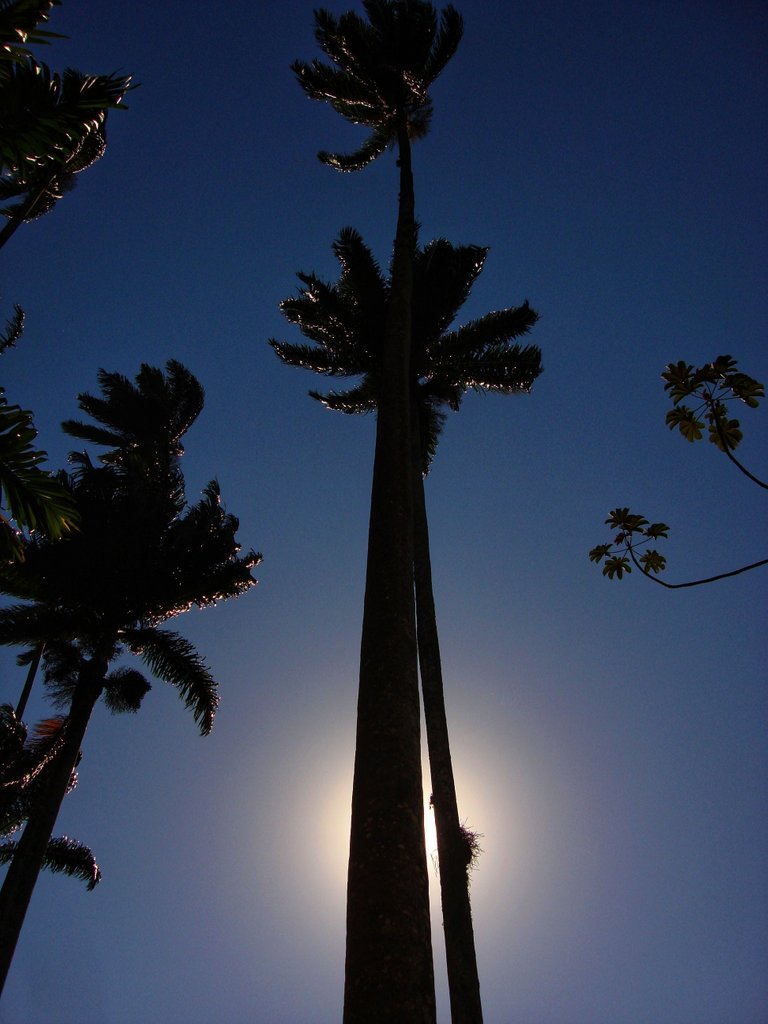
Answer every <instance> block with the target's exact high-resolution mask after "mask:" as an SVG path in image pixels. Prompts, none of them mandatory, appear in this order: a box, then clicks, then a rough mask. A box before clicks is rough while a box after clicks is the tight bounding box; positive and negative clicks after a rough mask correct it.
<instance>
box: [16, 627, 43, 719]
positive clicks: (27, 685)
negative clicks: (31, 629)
mask: <svg viewBox="0 0 768 1024" xmlns="http://www.w3.org/2000/svg"><path fill="white" fill-rule="evenodd" d="M44 650H45V643H40V644H38V645H37V647H35V654H34V657H33V658H32V661H31V662H30V663H29V671H28V672H27V678H26V680H25V681H24V689H23V690H22V691H21V696H20V697H19V703H18V704H17V705H16V717H17V718H18V720H19V721H21V720H22V718H23V717H24V712H25V711H26V710H27V701H28V700H29V695H30V693H31V692H32V686H33V684H34V682H35V676H36V675H37V669H38V666H39V665H40V659H41V658H42V656H43V651H44Z"/></svg>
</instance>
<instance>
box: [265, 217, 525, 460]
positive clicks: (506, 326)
mask: <svg viewBox="0 0 768 1024" xmlns="http://www.w3.org/2000/svg"><path fill="white" fill-rule="evenodd" d="M333 251H334V253H335V255H336V258H337V259H338V261H339V263H340V265H341V275H340V277H339V280H338V282H337V283H336V284H327V283H326V282H324V281H321V280H320V279H319V278H318V277H317V276H316V275H314V274H304V273H300V274H298V275H297V276H298V278H299V280H300V281H301V283H302V285H303V289H302V291H301V293H300V294H299V295H298V296H296V297H294V298H290V299H285V300H284V301H283V302H281V303H280V309H281V310H282V313H283V315H284V316H285V318H286V319H287V320H288V321H289V322H290V323H293V324H296V325H297V326H298V327H299V328H300V330H301V332H302V334H304V336H305V337H307V338H308V339H309V340H310V341H311V342H312V344H308V345H306V344H292V343H289V342H283V341H276V340H275V339H272V340H271V341H270V344H271V345H272V347H273V348H274V349H275V351H276V352H277V354H278V356H279V357H280V359H282V360H283V362H285V363H288V364H290V365H292V366H303V367H305V368H306V369H310V370H313V371H314V372H315V373H321V374H324V375H327V376H331V377H361V378H362V380H361V381H360V382H359V383H358V384H357V385H355V386H353V387H351V388H349V389H347V390H344V391H329V392H327V393H325V394H321V393H319V392H317V391H310V395H311V396H312V397H313V398H315V399H317V400H318V401H321V402H322V403H323V404H324V405H326V406H327V407H328V408H329V409H336V410H338V411H340V412H346V413H360V412H369V411H372V410H374V409H376V407H377V403H378V395H379V392H380V379H381V372H382V371H381V363H382V349H383V345H384V326H383V325H384V316H385V311H386V307H387V302H388V301H389V292H390V282H389V280H388V279H387V278H386V277H385V276H384V274H383V273H382V271H381V269H380V267H379V265H378V263H377V262H376V260H375V259H374V257H373V254H372V253H371V250H370V249H369V248H368V246H367V245H366V244H365V243H364V242H363V240H362V238H361V236H360V235H359V234H358V232H357V231H355V230H354V229H353V228H345V229H344V230H343V231H342V232H341V233H340V234H339V237H338V238H337V240H336V241H335V242H334V244H333ZM487 255H488V249H485V248H481V247H479V246H475V245H460V246H454V245H452V244H451V243H450V242H447V241H446V240H445V239H437V240H436V241H433V242H430V243H429V244H428V245H426V246H425V247H424V248H423V249H417V250H416V253H415V256H414V274H413V305H412V324H413V338H412V344H411V368H412V369H411V376H412V383H413V385H414V387H415V389H416V399H417V405H418V410H419V417H420V424H419V426H420V435H421V443H422V449H423V469H424V471H425V472H426V470H427V469H428V468H429V464H430V462H431V460H432V458H433V456H434V454H435V449H436V445H437V440H438V437H439V434H440V431H441V428H442V424H443V421H444V416H445V414H444V412H443V409H444V408H446V407H447V408H449V409H452V410H454V411H456V410H458V409H459V407H460V405H461V402H462V400H463V398H464V395H465V394H466V392H467V391H468V390H475V391H496V392H500V393H501V394H513V393H515V392H527V391H530V389H531V387H532V385H533V382H534V381H535V379H536V377H538V375H539V374H540V373H541V371H542V367H541V352H540V350H539V348H538V346H536V345H525V346H521V345H519V344H517V343H516V341H515V339H517V338H519V337H521V336H522V335H524V334H526V333H527V332H528V331H529V330H530V329H531V327H532V326H533V325H534V324H535V323H536V321H537V319H538V314H537V313H536V312H535V311H534V310H533V309H531V308H530V306H529V305H528V302H527V301H526V302H524V303H523V304H522V305H520V306H511V307H509V308H507V309H502V310H497V311H495V312H491V313H486V314H485V315H484V316H482V317H479V318H478V319H476V320H472V321H470V322H469V323H467V324H465V325H463V326H462V327H459V328H456V329H453V330H450V329H449V328H450V325H451V324H452V323H453V321H454V320H455V318H456V316H457V315H458V312H459V310H460V309H461V307H462V306H463V304H464V303H465V302H466V300H467V298H468V296H469V293H470V290H471V288H472V285H473V284H474V282H475V281H476V280H477V278H478V276H479V275H480V273H481V272H482V269H483V266H484V264H485V260H486V257H487ZM513 342H514V343H513Z"/></svg>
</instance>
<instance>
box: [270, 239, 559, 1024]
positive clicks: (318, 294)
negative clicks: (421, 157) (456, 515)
mask: <svg viewBox="0 0 768 1024" xmlns="http://www.w3.org/2000/svg"><path fill="white" fill-rule="evenodd" d="M333 248H334V252H335V255H336V257H337V259H338V260H339V263H340V265H341V276H340V278H339V281H338V283H337V284H335V285H329V284H326V283H324V282H323V281H321V280H319V279H318V278H317V277H316V276H315V275H308V274H299V275H298V276H299V279H300V281H301V282H302V285H303V291H302V292H301V293H300V294H299V295H298V296H297V297H295V298H291V299H286V300H285V301H284V302H282V303H281V309H282V311H283V314H284V315H285V317H286V319H287V320H289V322H291V323H293V324H296V325H297V326H298V327H299V328H300V329H301V331H302V333H303V334H304V335H305V336H306V337H307V338H309V340H310V341H311V342H313V344H310V345H300V344H289V343H285V342H277V341H274V340H273V341H272V342H271V344H272V346H273V347H274V348H275V350H276V352H277V354H278V356H279V357H280V358H281V359H282V360H283V361H284V362H286V363H288V364H290V365H294V366H302V367H305V368H307V369H312V370H314V371H315V372H318V373H322V374H326V375H329V376H341V377H360V378H362V379H361V380H360V382H359V383H358V384H356V385H355V386H353V387H351V388H349V389H347V390H345V391H343V392H330V393H328V394H320V393H318V392H316V391H311V392H310V394H311V395H312V397H313V398H316V399H318V400H319V401H321V402H323V404H325V405H326V406H328V407H329V408H331V409H336V410H339V411H342V412H346V413H360V412H369V411H372V410H374V409H375V408H376V407H377V404H378V395H379V391H380V386H381V352H382V348H383V345H384V337H383V329H382V324H383V319H384V312H385V310H386V307H387V302H388V298H389V291H390V288H391V284H390V281H388V280H387V279H386V278H385V277H384V275H383V274H382V272H381V270H380V268H379V266H378V264H377V263H376V261H375V259H374V257H373V255H372V253H371V251H370V249H369V248H368V247H367V246H366V245H365V244H364V242H363V240H362V238H361V237H360V235H359V234H358V233H357V232H356V231H354V230H353V229H350V228H347V229H345V230H344V231H342V232H341V234H340V235H339V238H338V239H337V241H336V242H335V243H334V246H333ZM486 255H487V250H486V249H481V248H479V247H477V246H453V245H451V244H450V243H448V242H446V241H444V240H442V239H441V240H438V241H435V242H432V243H430V244H429V245H428V246H426V247H425V248H424V249H417V251H416V254H415V259H414V289H413V309H412V321H413V344H412V361H411V373H410V382H409V387H410V393H411V396H412V398H411V401H412V417H411V422H412V424H413V431H412V481H413V488H414V491H413V494H414V578H415V593H416V613H417V639H418V653H419V666H420V670H421V683H422V693H423V698H424V711H425V720H426V727H427V745H428V751H429V761H430V773H431V777H432V794H433V805H434V808H435V824H436V831H437V842H438V856H439V864H440V884H441V895H442V904H443V923H444V931H445V942H446V958H447V966H448V983H449V988H450V995H451V1014H452V1020H453V1021H454V1024H464V1022H470V1021H471V1022H478V1021H480V1020H482V1008H481V1003H480V994H479V982H478V975H477V963H476V957H475V948H474V936H473V930H472V919H471V911H470V905H469V891H468V877H467V868H468V864H469V862H470V860H471V853H472V851H471V849H470V847H469V845H468V838H467V835H466V832H465V831H464V830H463V829H462V827H461V822H460V818H459V812H458V807H457V801H456V790H455V785H454V779H453V769H452V764H451V756H450V744H449V739H448V729H447V722H446V715H445V701H444V696H443V684H442V670H441V664H440V648H439V641H438V635H437V625H436V618H435V606H434V596H433V590H432V573H431V565H430V552H429V532H428V524H427V513H426V504H425V497H424V476H425V475H426V473H427V472H428V470H429V466H430V464H431V461H432V458H433V457H434V454H435V450H436V447H437V443H438V439H439V436H440V433H441V430H442V426H443V422H444V419H445V412H444V411H443V410H444V408H445V407H448V408H450V409H454V410H458V408H459V406H460V404H461V401H462V398H463V396H464V394H465V393H466V391H467V389H468V388H470V387H471V388H473V389H475V390H481V391H482V390H495V391H499V392H501V393H504V394H512V393H516V392H525V391H528V390H530V387H531V385H532V383H533V381H534V380H535V378H536V377H537V376H538V374H539V373H540V372H541V357H540V353H539V350H538V348H536V347H535V346H526V347H524V348H523V347H521V346H519V345H517V344H514V345H513V344H511V342H512V341H513V340H514V339H516V338H518V337H520V336H521V335H523V334H525V333H526V332H527V331H528V330H529V329H530V328H531V327H532V326H533V324H534V323H535V321H536V319H537V315H536V313H535V312H534V311H533V310H532V309H530V307H529V306H528V304H527V303H524V304H523V305H522V306H520V307H513V308H510V309H505V310H501V311H498V312H494V313H488V314H486V315H485V316H483V317H481V318H480V319H479V320H475V321H473V322H471V323H469V324H467V325H466V326H465V327H462V328H459V329H458V330H454V331H449V329H448V328H449V327H450V325H451V324H452V323H453V321H454V320H455V318H456V316H457V314H458V311H459V309H460V308H461V306H462V305H463V304H464V302H465V301H466V299H467V297H468V295H469V292H470V289H471V287H472V285H473V284H474V281H475V280H476V279H477V276H478V275H479V274H480V272H481V271H482V269H483V265H484V262H485V258H486Z"/></svg>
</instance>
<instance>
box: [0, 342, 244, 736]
mask: <svg viewBox="0 0 768 1024" xmlns="http://www.w3.org/2000/svg"><path fill="white" fill-rule="evenodd" d="M100 381H101V384H102V388H103V392H104V397H103V398H96V397H94V396H92V395H89V394H82V395H81V396H80V399H79V400H80V406H81V408H82V409H83V410H84V411H86V412H90V413H91V414H92V415H93V416H94V418H96V419H97V420H98V421H99V422H100V423H101V426H94V425H92V424H87V423H81V422H80V421H76V420H69V421H67V422H66V424H65V429H66V430H67V432H68V433H70V434H73V435H75V436H77V437H82V438H85V439H87V440H90V441H95V442H97V443H101V444H105V445H106V444H113V445H114V446H115V447H114V448H113V449H112V450H110V451H108V452H106V453H105V454H104V455H102V456H101V462H102V465H100V466H98V465H95V464H93V463H92V462H91V460H90V458H89V456H88V455H86V454H78V453H73V455H72V456H71V461H72V462H73V464H74V466H75V469H74V471H72V472H71V473H63V474H60V475H59V480H60V482H61V483H62V485H63V486H64V487H65V489H66V491H67V492H68V493H69V494H70V495H71V497H72V499H73V501H74V502H75V503H76V507H77V509H78V511H79V514H80V530H79V531H78V532H76V533H73V534H71V535H69V536H67V537H66V538H64V539H62V540H60V541H58V542H50V541H48V540H47V539H46V538H44V537H39V538H37V537H34V538H33V539H32V541H31V542H30V544H29V546H28V549H27V557H26V560H25V562H24V563H23V564H18V565H9V566H7V567H5V568H4V569H3V571H2V573H0V593H3V594H5V595H6V596H9V597H11V598H16V599H21V600H23V601H25V602H27V603H24V604H16V605H10V606H8V607H6V608H3V609H2V610H0V643H16V644H23V645H26V646H34V645H37V644H39V643H43V642H45V643H46V654H45V656H44V658H45V665H46V674H47V676H48V677H50V680H51V682H52V683H54V684H55V685H64V687H65V689H66V687H67V686H68V685H69V683H65V682H62V679H59V676H61V673H62V672H63V673H64V676H63V677H62V678H63V679H64V678H65V679H66V680H70V682H72V685H74V680H75V678H76V672H74V665H75V661H78V663H79V660H80V659H82V658H83V657H85V656H87V657H90V658H96V659H105V660H106V661H107V662H109V661H112V660H113V658H114V657H115V656H116V655H117V653H118V652H119V650H120V649H121V648H122V647H125V648H127V649H128V650H129V651H131V652H133V653H136V654H140V655H141V656H142V657H143V658H144V660H145V661H146V662H147V663H148V664H149V666H150V668H151V670H152V671H153V672H154V673H156V674H158V675H159V676H160V677H161V678H166V679H168V681H169V682H171V683H173V684H174V685H175V686H176V687H177V688H178V689H179V691H180V693H181V695H182V697H183V698H184V700H185V703H186V704H187V706H188V707H190V708H191V709H192V710H193V713H194V716H195V720H196V721H197V722H198V724H199V726H200V728H201V731H202V732H204V733H205V732H209V731H210V728H211V725H212V723H213V716H214V713H215V709H216V702H217V698H216V684H215V681H214V680H213V678H212V676H211V674H210V672H209V670H208V669H207V667H206V666H205V664H204V662H203V661H202V659H200V657H199V656H198V655H197V654H196V652H195V651H194V648H192V646H191V645H190V644H189V643H188V642H187V641H186V640H184V639H183V638H182V637H180V636H179V635H178V634H176V633H172V632H169V631H165V630H160V629H158V626H160V625H161V624H162V623H163V622H165V621H166V620H168V619H170V618H172V617H174V616H175V615H178V614H179V613H180V612H183V611H186V610H187V609H188V608H190V607H191V606H192V605H197V606H198V607H203V606H206V605H209V604H212V603H215V602H216V601H218V600H221V599H225V598H227V597H234V596H237V595H239V594H241V593H244V592H245V591H246V590H248V589H249V588H250V587H251V586H252V585H253V583H254V580H253V578H252V576H251V574H250V570H251V569H252V568H253V567H254V566H255V565H257V564H258V562H259V560H260V556H259V555H257V554H256V552H254V551H248V552H247V553H245V554H241V553H240V546H239V544H238V543H237V540H236V537H235V534H236V531H237V529H238V525H239V524H238V520H237V519H236V518H235V517H234V516H232V515H229V514H227V513H226V512H225V510H224V508H223V506H222V505H221V500H220V493H219V487H218V484H217V483H216V481H211V482H210V483H209V484H208V486H207V487H206V488H205V491H204V493H203V497H202V498H201V500H200V501H199V502H197V503H196V504H195V505H192V506H187V505H186V498H185V494H184V479H183V475H182V473H181V470H180V468H179V465H178V460H179V456H180V454H181V452H182V451H183V447H182V445H181V436H182V435H183V434H184V432H185V431H186V430H187V429H188V428H189V426H190V425H191V423H192V422H194V420H195V418H196V417H197V414H198V413H199V411H200V409H201V408H202V400H203V394H202V388H201V387H200V385H199V383H198V381H197V380H196V379H195V378H194V377H193V376H192V374H190V373H189V371H187V370H186V369H185V368H184V367H183V366H181V364H179V363H175V362H173V361H172V362H170V363H169V364H168V366H167V372H166V374H163V373H162V371H160V370H158V369H156V368H153V367H149V366H142V368H141V372H140V373H139V374H138V376H137V378H136V383H135V384H133V383H132V382H130V381H129V380H127V379H126V378H124V377H121V376H120V375H119V374H108V373H105V372H103V371H102V372H101V374H100ZM72 645H74V648H73V646H72ZM75 648H76V650H77V651H78V652H79V654H78V658H77V659H75V661H73V660H71V659H70V660H69V661H67V662H66V666H68V667H65V668H66V670H65V668H62V664H61V663H60V659H61V658H62V657H64V655H63V653H62V652H63V651H64V650H65V649H66V650H70V651H71V650H74V649H75ZM73 673H74V674H73Z"/></svg>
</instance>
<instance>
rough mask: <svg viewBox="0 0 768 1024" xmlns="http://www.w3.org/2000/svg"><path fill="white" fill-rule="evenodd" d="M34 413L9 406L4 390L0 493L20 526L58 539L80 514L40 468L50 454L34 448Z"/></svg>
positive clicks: (0, 400)
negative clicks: (40, 531)
mask: <svg viewBox="0 0 768 1024" xmlns="http://www.w3.org/2000/svg"><path fill="white" fill-rule="evenodd" d="M36 437H37V430H36V429H35V427H34V425H33V422H32V413H31V412H29V411H28V410H26V409H21V408H20V407H19V406H18V405H8V403H7V400H6V398H5V396H4V395H3V394H2V391H1V390H0V493H2V500H3V503H4V505H5V507H6V508H7V509H8V510H9V511H10V515H11V518H12V519H14V520H15V521H16V523H17V524H18V525H19V526H20V527H26V528H28V529H30V530H42V531H43V532H44V533H46V534H47V535H48V536H49V537H51V539H57V538H59V537H61V536H62V535H63V534H65V533H66V532H68V531H69V530H72V529H73V528H74V527H75V526H76V524H77V521H78V514H77V511H76V508H75V504H74V501H73V499H72V497H71V495H69V494H67V493H66V491H65V490H64V489H63V488H62V487H61V485H60V483H59V482H58V481H57V480H56V479H55V478H54V477H52V476H51V475H50V474H49V473H47V472H45V471H44V470H42V469H40V463H41V462H43V461H44V460H45V458H46V453H45V452H44V451H40V450H38V449H36V448H35V447H34V441H35V439H36Z"/></svg>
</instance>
